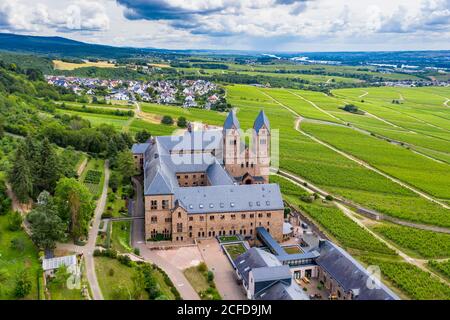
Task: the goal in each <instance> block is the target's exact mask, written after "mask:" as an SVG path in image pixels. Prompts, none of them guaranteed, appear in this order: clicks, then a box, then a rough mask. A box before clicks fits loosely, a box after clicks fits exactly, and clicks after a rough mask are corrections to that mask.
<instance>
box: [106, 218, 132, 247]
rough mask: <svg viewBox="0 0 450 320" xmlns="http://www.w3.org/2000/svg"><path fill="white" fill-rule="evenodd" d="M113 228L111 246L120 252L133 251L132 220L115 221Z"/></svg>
mask: <svg viewBox="0 0 450 320" xmlns="http://www.w3.org/2000/svg"><path fill="white" fill-rule="evenodd" d="M111 223H112V228H111V232H112V233H111V248H112V249H114V250H116V251H118V252H131V251H133V249H132V248H131V246H130V228H131V222H130V221H113V222H111Z"/></svg>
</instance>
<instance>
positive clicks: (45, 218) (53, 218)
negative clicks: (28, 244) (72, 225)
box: [28, 191, 67, 249]
mask: <svg viewBox="0 0 450 320" xmlns="http://www.w3.org/2000/svg"><path fill="white" fill-rule="evenodd" d="M28 220H29V221H30V223H31V234H32V235H31V239H32V240H33V241H34V243H35V244H36V245H37V246H38V247H40V248H42V249H53V248H55V246H56V242H57V241H60V240H63V239H64V237H65V231H66V229H67V227H66V224H65V223H64V222H63V221H62V220H61V218H60V217H59V216H58V208H57V206H56V205H55V203H54V200H53V198H52V197H51V196H50V194H49V193H48V192H46V191H44V192H41V194H40V195H39V197H38V205H37V207H36V208H35V209H33V210H32V211H31V212H30V213H29V215H28Z"/></svg>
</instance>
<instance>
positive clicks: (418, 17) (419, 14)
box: [369, 0, 450, 33]
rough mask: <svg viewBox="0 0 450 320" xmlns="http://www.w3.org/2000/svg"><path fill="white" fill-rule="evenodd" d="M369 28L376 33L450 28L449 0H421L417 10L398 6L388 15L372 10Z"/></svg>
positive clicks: (439, 30)
mask: <svg viewBox="0 0 450 320" xmlns="http://www.w3.org/2000/svg"><path fill="white" fill-rule="evenodd" d="M369 25H370V27H369V29H371V30H373V31H375V32H378V33H418V32H424V31H430V32H441V31H449V30H450V0H423V1H421V2H420V5H419V7H418V10H415V11H412V10H408V7H406V6H399V7H398V8H397V10H395V11H394V12H393V13H391V14H390V15H385V14H383V13H382V12H381V10H376V9H375V11H374V12H372V17H371V19H370V22H369Z"/></svg>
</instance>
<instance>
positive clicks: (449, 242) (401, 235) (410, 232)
mask: <svg viewBox="0 0 450 320" xmlns="http://www.w3.org/2000/svg"><path fill="white" fill-rule="evenodd" d="M373 231H375V232H377V233H379V234H381V235H382V236H383V237H384V238H386V239H388V240H390V241H392V242H393V243H395V244H396V245H398V246H399V247H400V248H402V250H403V249H404V250H406V251H408V252H409V253H411V255H414V256H418V257H421V258H427V259H441V258H449V257H450V234H447V233H439V232H433V231H427V230H421V229H415V228H410V227H404V226H399V225H393V224H385V223H383V224H381V225H377V226H375V227H373Z"/></svg>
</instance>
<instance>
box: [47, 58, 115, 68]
mask: <svg viewBox="0 0 450 320" xmlns="http://www.w3.org/2000/svg"><path fill="white" fill-rule="evenodd" d="M85 67H97V68H116V65H115V64H113V63H109V62H108V61H98V62H91V61H87V62H84V63H71V62H64V61H61V60H53V68H54V69H56V70H75V69H78V68H85Z"/></svg>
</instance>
